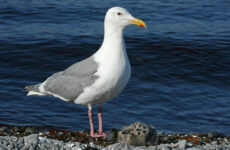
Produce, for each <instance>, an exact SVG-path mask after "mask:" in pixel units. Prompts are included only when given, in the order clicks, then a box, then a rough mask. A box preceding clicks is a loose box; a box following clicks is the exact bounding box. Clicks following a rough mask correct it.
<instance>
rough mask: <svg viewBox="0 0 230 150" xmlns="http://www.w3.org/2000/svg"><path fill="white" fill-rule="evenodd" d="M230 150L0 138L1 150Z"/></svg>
mask: <svg viewBox="0 0 230 150" xmlns="http://www.w3.org/2000/svg"><path fill="white" fill-rule="evenodd" d="M8 149H14V150H19V149H20V150H40V149H41V150H183V149H186V150H230V144H229V143H227V142H226V143H222V144H218V143H217V141H212V142H211V143H206V144H203V145H191V144H189V143H188V142H187V141H186V140H179V141H178V142H177V143H172V144H162V143H161V144H160V145H157V146H148V147H146V146H138V147H134V146H127V145H123V144H119V143H115V144H112V145H109V146H100V145H96V144H94V143H93V142H90V143H89V144H82V143H79V142H71V141H69V142H64V141H60V140H55V139H49V138H46V137H42V136H39V134H31V135H28V136H23V137H15V136H0V150H8Z"/></svg>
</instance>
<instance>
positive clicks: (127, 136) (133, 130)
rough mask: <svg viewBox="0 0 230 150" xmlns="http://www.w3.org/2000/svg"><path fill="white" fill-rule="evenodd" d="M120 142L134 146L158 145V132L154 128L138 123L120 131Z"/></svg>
mask: <svg viewBox="0 0 230 150" xmlns="http://www.w3.org/2000/svg"><path fill="white" fill-rule="evenodd" d="M118 142H119V143H121V144H127V145H134V146H142V145H148V144H153V145H157V131H156V129H155V128H154V127H153V126H149V125H146V124H144V123H141V122H136V123H133V124H131V125H129V126H126V127H124V128H123V129H122V130H121V131H119V133H118Z"/></svg>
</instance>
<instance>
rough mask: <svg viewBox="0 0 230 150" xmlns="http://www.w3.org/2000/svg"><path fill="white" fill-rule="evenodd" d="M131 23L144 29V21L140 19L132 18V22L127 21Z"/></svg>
mask: <svg viewBox="0 0 230 150" xmlns="http://www.w3.org/2000/svg"><path fill="white" fill-rule="evenodd" d="M129 21H130V22H131V23H133V24H136V25H138V26H139V27H145V28H146V24H145V22H144V21H142V20H141V19H137V18H134V20H131V19H130V20H129Z"/></svg>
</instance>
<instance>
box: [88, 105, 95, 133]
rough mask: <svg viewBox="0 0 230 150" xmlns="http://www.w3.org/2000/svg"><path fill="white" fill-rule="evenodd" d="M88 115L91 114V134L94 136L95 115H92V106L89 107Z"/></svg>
mask: <svg viewBox="0 0 230 150" xmlns="http://www.w3.org/2000/svg"><path fill="white" fill-rule="evenodd" d="M88 115H89V125H90V136H92V137H93V136H94V130H93V115H92V108H91V107H89V111H88Z"/></svg>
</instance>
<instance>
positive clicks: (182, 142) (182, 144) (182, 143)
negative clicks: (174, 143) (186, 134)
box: [178, 140, 187, 149]
mask: <svg viewBox="0 0 230 150" xmlns="http://www.w3.org/2000/svg"><path fill="white" fill-rule="evenodd" d="M186 144H187V141H186V140H180V141H179V142H178V147H179V149H185V148H186Z"/></svg>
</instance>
